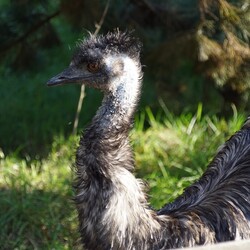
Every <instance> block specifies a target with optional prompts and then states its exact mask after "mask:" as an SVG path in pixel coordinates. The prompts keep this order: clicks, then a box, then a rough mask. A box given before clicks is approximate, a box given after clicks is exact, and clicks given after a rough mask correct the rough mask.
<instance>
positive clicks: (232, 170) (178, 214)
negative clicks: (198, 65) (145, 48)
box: [48, 31, 250, 250]
mask: <svg viewBox="0 0 250 250" xmlns="http://www.w3.org/2000/svg"><path fill="white" fill-rule="evenodd" d="M140 47H141V46H140V43H139V42H138V41H137V40H136V39H135V38H133V37H132V36H131V35H130V34H128V33H122V32H119V31H116V32H114V33H108V34H107V35H106V36H99V37H97V38H95V37H92V36H90V37H89V38H88V39H87V40H85V41H84V42H82V43H81V44H80V45H79V47H78V50H77V51H76V53H75V54H74V56H73V59H72V62H71V64H70V66H69V68H67V69H66V70H64V71H63V72H62V73H60V74H59V75H57V76H55V77H53V78H52V79H51V80H50V81H49V82H48V85H51V86H52V85H58V84H67V83H70V82H78V83H83V84H86V85H88V86H90V87H94V88H97V89H100V90H101V91H102V92H103V93H104V99H103V102H102V105H101V107H100V108H99V109H98V111H97V113H96V115H95V117H94V118H93V120H92V122H91V124H90V125H89V127H88V128H87V129H86V130H85V132H84V133H83V135H82V137H81V139H80V144H79V147H78V150H77V156H76V171H77V177H76V183H75V190H76V195H75V202H76V207H77V210H78V216H79V229H80V233H81V239H82V243H83V245H84V247H85V249H102V250H105V249H124V250H125V249H126V250H129V249H135V250H137V249H138V250H139V249H143V250H144V249H150V250H151V249H155V250H156V249H169V248H177V247H186V246H195V245H202V244H208V243H216V242H221V241H227V240H235V239H247V238H250V226H249V216H250V179H249V178H250V126H249V124H250V122H249V121H247V123H246V124H245V126H244V127H243V128H242V129H241V130H240V131H239V132H237V133H236V134H235V135H233V136H232V137H231V138H230V139H229V140H228V141H227V142H226V143H225V145H224V146H223V147H222V148H221V149H220V151H219V152H218V154H217V155H216V156H215V158H214V160H213V161H212V162H211V163H210V165H209V166H208V169H207V170H206V172H205V173H204V174H203V175H202V177H201V178H200V179H199V180H198V181H197V182H195V183H194V184H193V185H191V186H190V187H188V188H187V189H186V190H185V191H184V193H183V194H182V195H181V196H180V197H178V198H177V199H176V200H175V201H174V202H173V203H171V204H167V205H166V206H164V207H163V208H162V209H160V210H159V211H155V210H153V209H151V208H150V207H149V204H148V203H147V198H146V195H145V193H144V185H143V183H142V182H141V181H140V180H138V179H136V178H135V177H134V176H133V174H132V171H133V169H134V159H133V153H132V150H131V147H130V144H129V138H128V134H129V130H130V128H131V126H132V123H133V116H134V112H135V108H136V106H137V103H138V100H139V96H140V89H141V79H142V71H141V64H140Z"/></svg>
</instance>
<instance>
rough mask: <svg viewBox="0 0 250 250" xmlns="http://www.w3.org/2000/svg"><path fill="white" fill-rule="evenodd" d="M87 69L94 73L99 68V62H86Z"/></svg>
mask: <svg viewBox="0 0 250 250" xmlns="http://www.w3.org/2000/svg"><path fill="white" fill-rule="evenodd" d="M87 70H88V71H89V72H91V73H96V72H98V71H99V70H100V64H99V63H88V65H87Z"/></svg>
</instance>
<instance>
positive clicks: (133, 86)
mask: <svg viewBox="0 0 250 250" xmlns="http://www.w3.org/2000/svg"><path fill="white" fill-rule="evenodd" d="M140 88H141V72H140V68H138V66H137V65H136V64H135V63H132V62H131V61H129V60H128V59H127V60H126V61H125V63H124V70H123V73H122V74H121V75H120V76H119V77H114V79H113V81H112V83H110V88H109V90H108V91H106V92H105V94H104V99H103V102H102V106H101V107H100V108H99V110H98V112H97V114H96V116H95V118H94V120H93V123H94V124H95V125H96V126H98V127H96V129H98V130H99V132H100V133H105V134H106V133H108V134H110V135H112V134H116V133H117V132H118V131H120V132H121V131H124V132H125V131H126V132H128V130H129V129H130V128H131V125H132V123H133V116H134V112H135V108H136V106H137V102H138V99H139V94H140Z"/></svg>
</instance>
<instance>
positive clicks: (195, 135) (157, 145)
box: [0, 106, 244, 250]
mask: <svg viewBox="0 0 250 250" xmlns="http://www.w3.org/2000/svg"><path fill="white" fill-rule="evenodd" d="M159 120H161V121H159ZM243 121H244V117H243V116H242V115H239V114H237V112H236V111H234V115H233V116H232V118H231V119H229V120H225V119H222V118H221V119H218V118H217V117H216V116H213V117H209V116H206V115H205V116H203V115H202V107H201V106H199V107H198V110H197V113H196V114H195V115H191V114H183V115H181V116H179V117H175V116H173V115H172V114H171V113H169V112H168V110H166V109H165V113H164V115H163V116H158V118H156V117H155V116H154V115H153V114H152V113H151V110H150V109H146V110H145V112H141V113H140V114H139V115H138V116H137V118H136V124H135V129H134V130H133V131H132V132H131V141H132V144H133V147H134V150H135V158H136V164H137V168H136V175H137V176H138V177H140V178H143V179H144V180H146V181H147V183H148V185H149V187H150V201H151V203H152V205H153V206H154V207H156V208H159V207H161V206H162V205H163V204H164V203H166V202H169V201H171V200H173V199H174V198H175V197H176V196H177V195H179V194H180V193H181V192H182V190H183V188H185V187H186V186H187V185H189V184H190V183H191V182H193V181H194V180H195V179H197V178H198V177H199V176H200V175H201V173H202V172H203V170H204V169H205V167H206V165H207V163H208V162H209V161H210V160H211V158H212V156H213V155H214V154H215V152H216V150H217V148H218V146H219V145H221V144H222V143H223V142H224V141H225V139H227V138H228V137H229V136H230V135H231V134H232V133H234V132H235V131H236V130H238V129H239V128H240V126H241V125H242V123H243ZM146 123H147V124H150V126H149V127H148V128H147V129H145V124H146ZM78 139H79V138H78V137H77V136H76V137H69V138H64V136H57V137H55V138H54V139H53V143H52V145H51V150H50V152H49V154H48V155H47V156H46V157H44V158H42V159H41V158H39V159H38V158H37V159H36V158H32V159H31V158H30V157H28V156H26V157H25V158H20V157H18V156H17V155H15V154H9V155H4V153H3V152H1V151H0V173H1V175H0V204H1V205H0V206H1V213H0V242H1V246H0V249H6V250H7V249H77V248H78V243H77V242H78V240H77V239H78V236H79V235H78V232H77V216H76V212H75V208H74V204H73V202H72V201H71V198H72V195H73V192H72V188H71V182H72V179H73V171H72V169H71V166H72V164H73V162H74V152H75V147H76V145H77V141H78Z"/></svg>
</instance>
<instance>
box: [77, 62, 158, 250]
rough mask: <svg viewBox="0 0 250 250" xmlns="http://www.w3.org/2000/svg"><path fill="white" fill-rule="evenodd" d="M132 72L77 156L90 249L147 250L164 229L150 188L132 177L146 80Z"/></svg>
mask: <svg viewBox="0 0 250 250" xmlns="http://www.w3.org/2000/svg"><path fill="white" fill-rule="evenodd" d="M129 66H130V65H129ZM129 66H126V65H125V67H124V74H122V75H121V76H120V77H119V78H116V79H115V80H114V81H113V83H112V86H111V88H110V90H109V91H107V92H106V93H105V96H104V99H103V102H102V106H101V107H100V108H99V110H98V111H97V114H96V116H95V117H94V118H93V120H92V123H91V125H90V126H89V128H88V129H87V130H86V131H85V133H84V135H83V137H82V138H81V141H80V146H79V148H78V152H77V160H76V161H77V162H76V163H77V172H78V179H77V183H76V202H77V205H78V206H77V208H78V213H79V220H80V222H81V223H82V224H80V231H81V234H82V239H83V243H84V245H85V246H86V248H87V249H122V250H125V249H133V246H134V244H136V242H137V243H138V242H140V244H141V246H142V249H146V248H145V247H144V244H145V245H146V244H147V242H148V241H149V240H150V241H151V240H152V237H153V236H152V235H153V234H154V233H155V231H157V230H159V228H160V225H159V223H158V222H157V221H156V220H155V219H154V218H153V217H154V216H155V213H154V212H153V211H152V210H150V209H148V204H147V199H146V197H145V194H144V192H143V188H144V185H143V184H142V183H141V182H140V181H139V180H137V179H136V178H135V177H134V176H133V174H132V173H131V172H132V170H133V168H134V159H133V153H132V150H131V147H130V144H129V140H128V133H129V130H130V127H131V122H132V118H133V115H134V111H135V107H136V104H137V100H138V94H139V92H140V91H139V90H140V76H141V75H140V71H139V70H138V68H137V65H134V68H133V67H129ZM131 72H132V74H131ZM138 225H140V226H138ZM96 232H97V233H96ZM98 246H102V248H98Z"/></svg>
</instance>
